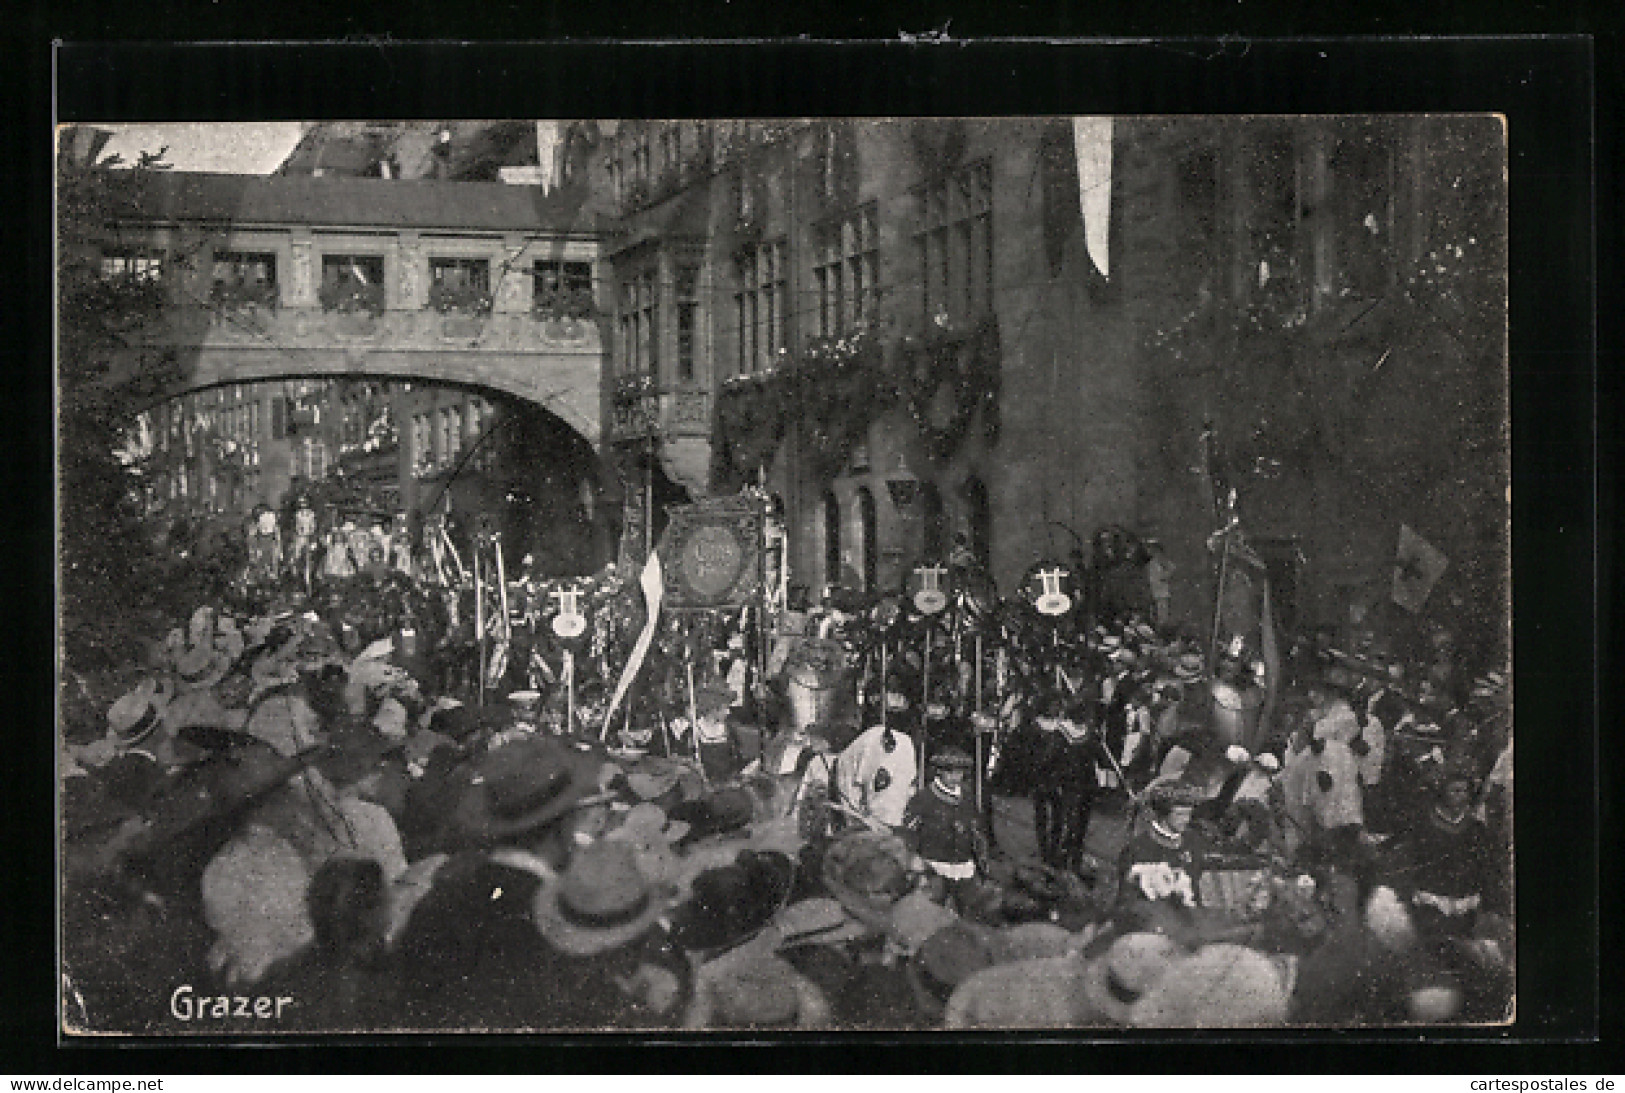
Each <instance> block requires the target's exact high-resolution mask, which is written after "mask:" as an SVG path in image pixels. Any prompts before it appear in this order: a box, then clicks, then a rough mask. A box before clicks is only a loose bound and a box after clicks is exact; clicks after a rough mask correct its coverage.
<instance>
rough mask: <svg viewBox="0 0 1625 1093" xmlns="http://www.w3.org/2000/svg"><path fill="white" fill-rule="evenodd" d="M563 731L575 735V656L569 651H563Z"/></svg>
mask: <svg viewBox="0 0 1625 1093" xmlns="http://www.w3.org/2000/svg"><path fill="white" fill-rule="evenodd" d="M564 731H565V732H566V733H567V734H568V735H570V736H574V735H575V733H576V655H575V653H574V652H572V651H571V650H569V649H566V650H565V651H564Z"/></svg>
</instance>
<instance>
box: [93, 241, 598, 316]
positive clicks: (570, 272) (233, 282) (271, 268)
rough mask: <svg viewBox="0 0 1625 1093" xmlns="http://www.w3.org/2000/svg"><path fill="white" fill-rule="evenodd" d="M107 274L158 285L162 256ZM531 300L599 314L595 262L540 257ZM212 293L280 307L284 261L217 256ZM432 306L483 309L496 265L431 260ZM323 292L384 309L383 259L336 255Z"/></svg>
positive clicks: (131, 256)
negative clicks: (281, 263)
mask: <svg viewBox="0 0 1625 1093" xmlns="http://www.w3.org/2000/svg"><path fill="white" fill-rule="evenodd" d="M101 272H102V275H103V276H104V277H107V278H109V279H115V278H126V277H133V278H136V279H140V280H154V281H155V280H159V279H160V278H161V277H162V275H163V254H162V252H161V251H157V250H153V249H149V248H109V249H108V250H106V251H105V252H104V253H103V255H102V260H101ZM530 275H531V285H532V288H531V294H532V303H533V306H534V308H535V309H536V310H537V311H538V312H542V313H546V314H549V315H554V316H557V317H561V318H584V317H586V316H589V315H591V314H592V312H593V283H592V263H591V262H571V261H563V260H559V259H539V260H537V261H535V262H534V263H533V264H532V266H531V269H530ZM210 283H211V296H212V298H213V299H214V301H215V302H216V303H222V304H224V303H255V304H258V305H260V306H263V307H275V306H277V302H278V299H279V290H278V287H277V256H276V255H275V254H273V253H269V252H264V253H260V252H248V251H219V252H216V254H215V256H214V265H213V268H212V273H211V282H210ZM429 292H430V299H431V302H434V303H446V304H449V305H452V306H453V307H456V308H458V309H476V308H478V307H479V305H480V302H481V301H483V302H484V305H485V306H488V305H489V300H490V296H491V261H490V259H487V258H431V259H430V260H429ZM318 295H319V298H320V300H321V303H322V306H323V307H324V308H327V309H328V310H349V309H352V308H356V307H363V308H370V309H371V310H375V311H382V310H383V307H384V259H383V256H382V255H377V254H370V255H368V254H329V255H324V256H323V257H322V279H321V286H320V288H319V290H318Z"/></svg>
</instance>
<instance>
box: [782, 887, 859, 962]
mask: <svg viewBox="0 0 1625 1093" xmlns="http://www.w3.org/2000/svg"><path fill="white" fill-rule="evenodd" d="M773 929H774V931H775V932H776V934H777V939H776V941H775V945H776V946H777V947H778V948H781V949H789V948H794V947H796V946H800V945H834V944H838V943H840V942H843V941H853V940H856V939H857V938H860V937H868V936H870V930H869V928H868V927H867V926H865V925H863V923H861V922H859V921H857V920H856V919H854V918H852V917H850V916H849V915H848V914H847V913H846V908H845V907H842V906H841V902H840V901H839V900H837V899H832V898H830V897H829V896H814V897H813V898H811V899H803V900H797V901H796V902H795V903H792V904H790V905H789V906H787V907H785V908H784V910H782V911H780V912H779V915H778V917H777V918H775V919H774V920H773Z"/></svg>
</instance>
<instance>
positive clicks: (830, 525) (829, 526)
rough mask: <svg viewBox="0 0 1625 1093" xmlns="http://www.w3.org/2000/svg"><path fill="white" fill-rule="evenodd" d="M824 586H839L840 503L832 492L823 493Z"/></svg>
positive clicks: (831, 587)
mask: <svg viewBox="0 0 1625 1093" xmlns="http://www.w3.org/2000/svg"><path fill="white" fill-rule="evenodd" d="M824 586H825V587H826V588H830V589H835V588H839V587H840V586H841V503H840V501H838V500H836V497H835V491H834V490H825V491H824Z"/></svg>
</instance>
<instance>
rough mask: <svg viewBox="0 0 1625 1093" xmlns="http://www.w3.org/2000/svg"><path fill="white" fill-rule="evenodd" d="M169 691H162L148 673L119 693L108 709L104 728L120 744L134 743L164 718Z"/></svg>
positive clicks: (149, 732) (131, 744)
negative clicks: (130, 689)
mask: <svg viewBox="0 0 1625 1093" xmlns="http://www.w3.org/2000/svg"><path fill="white" fill-rule="evenodd" d="M168 704H169V695H168V694H166V693H164V692H163V691H161V690H160V689H159V687H158V681H157V680H155V679H153V678H152V677H150V676H149V677H147V678H146V679H143V680H142V681H141V682H140V683H138V684H137V685H136V687H135V689H134V690H132V691H130V692H129V693H127V694H125V695H122V696H120V698H119V699H118V701H116V702H114V703H113V704H112V705H111V706H110V707H108V709H107V729H108V731H109V732H110V733H111V734H112V736H113V742H114V743H115V744H117V745H118V746H119V747H124V748H128V747H134V746H135V745H137V744H139V743H141V742H142V741H143V740H145V739H146V738H147V737H149V736H151V735H152V733H153V730H155V729H157V728H158V726H159V725H160V724H161V723H162V722H163V719H164V709H165V707H166V706H167V705H168Z"/></svg>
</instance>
